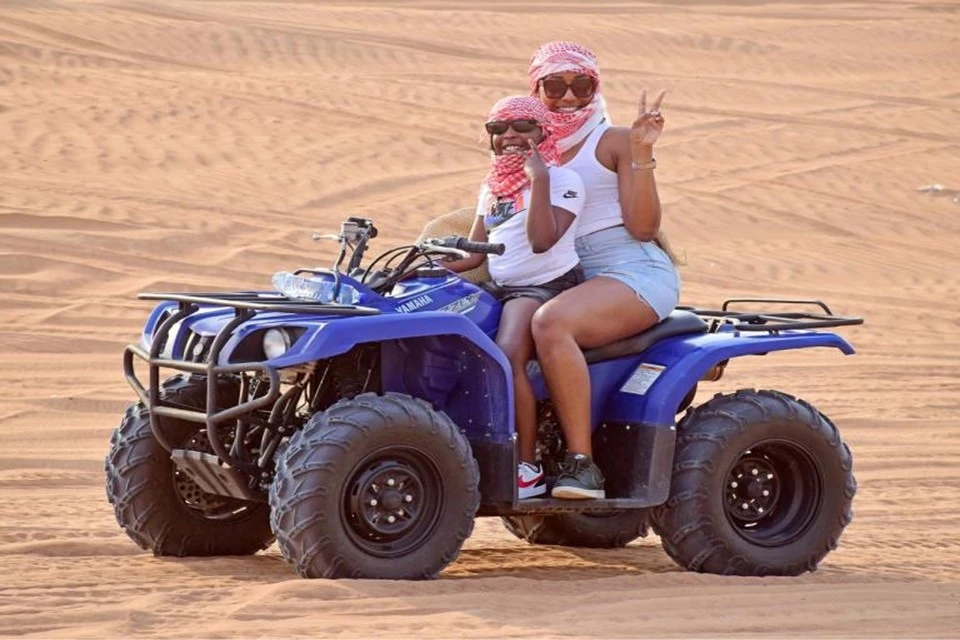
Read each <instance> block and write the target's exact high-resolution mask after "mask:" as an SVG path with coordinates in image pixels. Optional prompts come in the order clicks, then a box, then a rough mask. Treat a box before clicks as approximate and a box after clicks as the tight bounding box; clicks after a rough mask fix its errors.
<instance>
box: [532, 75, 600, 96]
mask: <svg viewBox="0 0 960 640" xmlns="http://www.w3.org/2000/svg"><path fill="white" fill-rule="evenodd" d="M540 86H541V87H543V93H544V95H545V96H547V97H548V98H550V99H551V100H559V99H560V98H562V97H563V96H565V95H567V89H570V90H571V91H573V95H575V96H577V97H578V98H580V99H583V98H591V97H593V94H594V93H595V92H596V90H597V81H596V80H594V79H593V78H591V77H590V76H577V77H576V78H574V79H573V82H571V83H570V84H567V83H566V81H564V79H563V78H560V77H558V76H553V77H551V78H544V79H543V80H541V81H540Z"/></svg>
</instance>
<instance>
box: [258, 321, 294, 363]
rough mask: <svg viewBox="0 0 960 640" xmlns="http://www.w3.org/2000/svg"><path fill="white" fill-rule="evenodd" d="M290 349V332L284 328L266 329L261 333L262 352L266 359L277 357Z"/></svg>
mask: <svg viewBox="0 0 960 640" xmlns="http://www.w3.org/2000/svg"><path fill="white" fill-rule="evenodd" d="M288 349H290V334H289V333H288V332H287V331H286V329H267V331H266V332H265V333H264V334H263V352H264V353H265V354H266V356H267V360H273V359H274V358H279V357H280V356H282V355H283V354H285V353H286V352H287V350H288Z"/></svg>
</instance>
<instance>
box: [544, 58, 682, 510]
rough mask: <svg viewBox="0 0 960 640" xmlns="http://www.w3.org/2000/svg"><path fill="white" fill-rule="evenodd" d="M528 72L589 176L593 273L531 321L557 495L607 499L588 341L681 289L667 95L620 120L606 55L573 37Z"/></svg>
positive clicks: (585, 264)
mask: <svg viewBox="0 0 960 640" xmlns="http://www.w3.org/2000/svg"><path fill="white" fill-rule="evenodd" d="M529 79H530V86H531V90H532V94H533V95H535V96H537V97H539V99H540V100H541V101H542V102H543V104H544V105H545V106H546V107H547V109H548V110H549V112H550V123H551V124H552V125H553V128H554V131H555V132H556V135H557V146H558V148H559V150H560V153H561V156H560V165H561V166H562V167H563V168H565V169H569V170H573V171H575V172H576V173H578V174H579V175H580V177H581V178H582V179H583V184H584V186H585V187H586V195H587V198H586V202H585V203H584V207H583V211H582V212H581V214H580V216H579V218H580V222H579V225H578V228H577V231H576V248H577V253H578V254H579V256H580V264H581V266H582V268H583V271H584V274H585V276H586V278H587V281H586V282H584V283H583V284H581V285H579V286H577V287H576V288H573V289H570V290H569V291H565V292H564V293H563V294H561V295H559V296H557V297H556V298H554V299H553V300H551V301H550V302H549V303H548V304H545V305H544V306H543V307H541V308H540V309H539V310H538V311H537V313H536V315H535V316H534V318H533V325H532V327H533V336H534V341H535V345H536V352H537V357H538V360H539V362H540V366H541V368H542V370H543V372H544V376H545V378H546V381H547V385H548V387H549V390H550V397H551V398H552V399H553V404H554V408H555V411H556V414H557V416H558V418H559V421H560V425H561V427H562V429H563V433H564V436H565V438H566V444H567V451H568V453H567V457H566V460H565V461H564V465H563V469H562V475H561V476H560V478H559V480H558V482H557V485H556V486H555V487H554V489H553V491H552V495H553V497H555V498H571V499H584V498H603V497H604V496H605V492H604V486H603V483H604V479H603V475H602V474H601V472H600V469H599V468H598V467H597V465H596V464H595V463H594V462H593V459H592V451H591V424H590V376H589V372H588V370H587V363H586V360H585V359H584V356H583V353H582V351H581V349H585V348H592V347H599V346H602V345H605V344H609V343H611V342H614V341H616V340H621V339H623V338H627V337H629V336H632V335H635V334H637V333H640V332H641V331H644V330H645V329H648V328H650V327H651V326H653V325H654V324H656V323H657V322H659V321H660V320H662V319H663V318H664V317H666V316H667V315H668V314H669V313H670V312H671V311H672V310H673V308H674V307H675V306H676V304H677V301H678V298H679V291H680V279H679V276H678V274H677V271H676V269H675V267H674V264H673V263H674V260H673V256H672V255H670V253H669V248H668V247H667V245H665V244H664V243H663V242H662V241H661V236H660V200H659V197H658V196H657V185H656V181H655V180H654V175H653V173H654V169H655V168H656V166H657V163H656V160H654V156H653V145H654V143H655V142H656V141H657V138H658V137H659V136H660V132H661V131H662V130H663V115H662V114H661V113H660V105H661V104H662V102H663V95H664V94H663V93H662V92H661V93H660V95H659V96H657V98H656V99H655V100H654V101H653V102H652V104H650V106H649V108H648V106H647V100H646V91H644V92H643V94H642V96H641V98H640V113H639V115H638V116H637V119H636V120H635V121H634V122H633V125H632V126H630V127H613V126H611V124H610V119H609V116H608V115H607V108H606V103H605V102H604V99H603V96H602V95H601V94H600V75H599V67H598V65H597V58H596V56H595V55H594V54H593V53H592V52H591V51H590V50H589V49H587V48H586V47H583V46H581V45H578V44H576V43H572V42H551V43H548V44H545V45H543V46H541V47H540V48H539V49H538V50H537V51H536V53H535V54H534V56H533V58H532V60H531V64H530V70H529ZM598 318H602V319H603V321H602V322H598V321H597V319H598Z"/></svg>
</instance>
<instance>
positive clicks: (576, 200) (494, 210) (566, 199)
mask: <svg viewBox="0 0 960 640" xmlns="http://www.w3.org/2000/svg"><path fill="white" fill-rule="evenodd" d="M584 200H585V194H584V189H583V180H582V179H581V178H580V176H579V175H577V174H576V173H575V172H574V171H571V170H570V169H564V168H562V167H550V204H552V205H553V206H555V207H560V208H562V209H566V210H567V211H569V212H570V213H572V214H573V215H574V216H578V217H579V215H580V212H581V211H582V210H583V201H584ZM529 203H530V187H527V188H526V189H524V190H523V191H522V192H521V193H520V196H519V197H518V198H517V200H516V203H514V202H512V201H510V200H505V201H499V200H498V198H496V197H495V196H494V195H493V194H492V193H490V189H489V188H488V187H487V185H486V184H484V185H483V186H482V187H481V188H480V197H479V199H478V200H477V215H478V216H480V217H482V218H483V223H484V226H485V227H486V229H487V239H488V241H489V242H502V243H503V244H504V245H505V246H506V250H505V251H504V252H503V255H502V256H496V255H491V256H489V258H488V260H489V263H488V266H489V270H490V276H491V277H492V278H493V280H494V282H496V283H497V284H500V285H506V286H514V287H516V286H529V285H538V284H546V283H547V282H550V281H551V280H554V279H556V278H559V277H560V276H562V275H563V274H565V273H566V272H568V271H570V270H571V269H573V268H574V267H575V266H577V264H578V263H579V262H580V258H579V257H577V249H576V247H575V246H574V237H575V236H576V227H577V222H578V218H574V220H573V223H572V224H571V225H570V228H569V229H567V231H566V232H565V233H564V234H563V236H561V238H560V239H559V240H557V243H556V244H555V245H553V246H552V247H551V248H550V250H549V251H544V252H543V253H534V252H533V247H531V246H530V240H529V239H528V238H527V226H526V225H527V208H528V206H529Z"/></svg>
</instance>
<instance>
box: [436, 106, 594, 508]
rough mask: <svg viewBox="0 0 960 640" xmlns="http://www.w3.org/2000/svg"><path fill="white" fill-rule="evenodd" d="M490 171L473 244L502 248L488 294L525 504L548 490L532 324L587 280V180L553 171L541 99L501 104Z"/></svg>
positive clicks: (471, 263) (471, 262)
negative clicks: (503, 361)
mask: <svg viewBox="0 0 960 640" xmlns="http://www.w3.org/2000/svg"><path fill="white" fill-rule="evenodd" d="M486 130H487V134H488V135H489V138H490V150H491V151H492V156H491V157H492V165H493V166H492V167H491V168H490V172H489V173H488V174H487V176H486V178H485V179H484V181H483V184H482V185H481V188H480V197H479V199H478V201H477V216H476V218H475V219H474V223H473V228H472V229H471V232H470V239H471V240H474V241H477V242H497V243H503V244H504V245H505V247H506V250H505V251H504V253H503V255H502V256H495V255H491V256H489V264H488V268H489V271H490V275H491V277H492V278H493V282H492V283H491V284H490V285H488V286H489V290H490V291H491V292H492V293H493V294H494V295H495V296H496V297H497V298H498V299H499V300H500V301H502V302H503V303H504V306H503V313H502V315H501V317H500V328H499V330H498V332H497V344H498V345H499V346H500V348H501V349H503V351H504V353H506V355H507V358H508V359H509V360H510V364H511V365H512V368H513V379H514V397H515V404H516V426H517V441H518V446H519V455H520V468H519V469H518V478H517V483H518V490H519V495H520V498H531V497H534V496H538V495H542V494H543V493H545V492H546V485H545V483H544V474H543V470H542V469H541V468H540V465H539V464H537V461H536V438H537V415H536V414H537V408H536V399H535V398H534V394H533V388H532V387H531V386H530V380H529V378H528V377H527V370H526V366H527V362H528V361H529V360H530V358H531V357H533V352H534V351H533V336H532V334H531V331H530V323H531V319H532V318H533V314H534V313H535V312H536V310H537V309H538V308H540V306H541V305H543V304H544V303H545V302H547V301H548V300H550V299H551V298H553V297H554V296H556V295H558V294H559V293H561V292H562V291H565V290H567V289H569V288H571V287H574V286H576V285H578V284H580V283H581V282H583V273H582V271H581V270H580V267H579V262H580V259H579V258H578V257H577V250H576V247H575V246H574V235H575V233H576V226H577V216H578V215H579V213H580V210H581V209H582V207H583V201H584V195H583V182H582V180H581V179H580V176H578V175H577V174H576V173H575V172H573V171H570V170H569V169H561V168H558V167H556V166H553V165H555V164H556V162H557V159H558V157H559V152H558V150H557V144H556V143H557V138H556V136H555V135H554V133H553V127H552V125H551V124H550V114H549V113H548V111H547V109H546V107H545V106H544V105H543V103H541V102H540V101H539V100H538V99H536V98H534V97H530V96H511V97H508V98H504V99H502V100H500V101H499V102H497V103H496V104H495V105H494V106H493V108H492V109H491V110H490V115H489V118H488V121H487V123H486ZM485 258H486V256H484V255H482V254H473V255H471V256H470V257H469V258H465V259H463V260H457V261H454V262H450V263H448V264H447V265H446V266H447V267H448V268H450V269H451V270H453V271H458V272H460V271H468V270H470V269H475V268H477V267H478V266H480V264H481V263H482V262H483V260H484V259H485Z"/></svg>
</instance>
